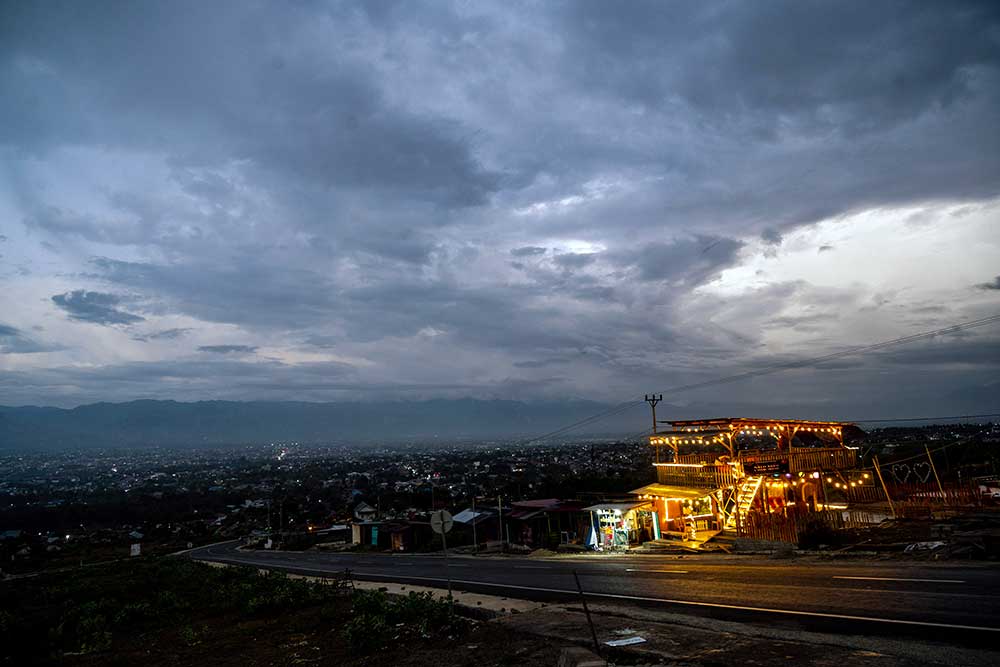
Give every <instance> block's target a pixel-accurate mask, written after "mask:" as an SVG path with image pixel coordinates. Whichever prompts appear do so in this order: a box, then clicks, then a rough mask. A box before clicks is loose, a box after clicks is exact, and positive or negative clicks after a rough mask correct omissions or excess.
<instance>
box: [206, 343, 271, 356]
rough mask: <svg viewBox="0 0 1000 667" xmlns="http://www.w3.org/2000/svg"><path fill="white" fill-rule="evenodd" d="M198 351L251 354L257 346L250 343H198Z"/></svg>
mask: <svg viewBox="0 0 1000 667" xmlns="http://www.w3.org/2000/svg"><path fill="white" fill-rule="evenodd" d="M198 351H199V352H211V353H212V354H252V353H253V352H256V351H257V348H256V347H255V346H252V345H199V346H198Z"/></svg>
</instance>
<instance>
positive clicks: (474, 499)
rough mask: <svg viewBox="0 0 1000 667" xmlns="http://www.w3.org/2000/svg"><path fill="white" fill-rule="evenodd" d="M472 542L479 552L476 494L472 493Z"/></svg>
mask: <svg viewBox="0 0 1000 667" xmlns="http://www.w3.org/2000/svg"><path fill="white" fill-rule="evenodd" d="M472 544H473V545H475V551H476V553H479V538H478V537H477V536H476V494H472Z"/></svg>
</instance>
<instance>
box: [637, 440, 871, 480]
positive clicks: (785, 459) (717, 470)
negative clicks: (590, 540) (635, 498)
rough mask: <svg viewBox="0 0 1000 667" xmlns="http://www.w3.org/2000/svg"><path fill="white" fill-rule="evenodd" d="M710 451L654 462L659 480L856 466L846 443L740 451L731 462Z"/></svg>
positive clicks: (729, 477)
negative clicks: (719, 459)
mask: <svg viewBox="0 0 1000 667" xmlns="http://www.w3.org/2000/svg"><path fill="white" fill-rule="evenodd" d="M719 456H720V454H718V453H713V452H695V453H692V454H681V455H680V456H678V457H677V461H675V462H673V463H658V464H653V465H654V467H656V477H657V481H658V482H659V483H660V484H670V485H673V486H692V487H698V488H720V487H726V486H732V485H734V484H735V483H736V482H737V481H738V480H739V479H740V478H741V477H743V476H744V475H754V474H758V475H760V474H773V473H785V472H788V473H799V472H814V471H820V472H827V471H833V470H850V469H852V468H854V467H856V466H857V459H858V456H857V452H856V451H855V450H853V449H848V448H847V447H817V448H809V449H806V448H796V449H792V450H791V452H788V451H785V450H780V451H779V450H766V451H740V452H737V458H736V461H735V462H733V463H717V462H716V461H717V459H718V457H719Z"/></svg>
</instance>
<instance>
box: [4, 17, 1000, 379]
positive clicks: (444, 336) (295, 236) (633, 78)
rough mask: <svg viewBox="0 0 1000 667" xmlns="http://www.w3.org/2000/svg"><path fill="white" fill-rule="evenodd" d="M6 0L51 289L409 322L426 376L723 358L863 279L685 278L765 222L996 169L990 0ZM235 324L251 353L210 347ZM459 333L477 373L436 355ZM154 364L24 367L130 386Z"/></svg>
mask: <svg viewBox="0 0 1000 667" xmlns="http://www.w3.org/2000/svg"><path fill="white" fill-rule="evenodd" d="M4 19H5V20H4V21H0V97H2V99H4V100H5V101H6V102H7V104H4V105H0V156H2V158H0V159H2V160H3V161H4V163H5V164H6V165H9V168H7V169H5V172H4V173H5V175H9V177H10V179H11V180H10V182H11V184H12V186H13V187H12V188H11V189H12V190H14V191H16V201H15V202H14V203H13V204H12V206H13V207H14V210H17V211H19V212H20V217H19V220H20V222H21V223H22V224H23V225H24V232H25V235H26V236H27V238H28V239H29V241H30V242H31V243H37V244H38V246H39V247H41V248H44V249H45V252H46V253H49V254H50V255H51V256H54V257H59V258H61V259H63V260H65V265H59V266H58V268H56V269H54V271H57V272H60V273H62V274H64V275H67V274H69V275H73V276H75V277H78V278H79V279H80V280H81V281H83V280H86V281H88V289H86V290H84V289H81V290H76V291H73V292H67V293H66V294H61V295H56V296H54V297H52V303H53V304H54V305H55V306H57V307H58V308H60V309H62V310H64V311H65V312H67V313H68V314H69V316H70V317H71V318H73V319H77V320H83V321H90V322H95V323H99V324H134V323H136V322H138V321H140V320H141V319H142V317H140V316H139V315H136V314H132V313H129V312H127V310H129V309H128V308H127V307H126V305H127V304H126V303H125V302H124V301H123V298H122V297H120V296H117V295H116V294H117V293H121V294H126V293H127V294H129V295H136V296H135V297H134V298H135V299H136V300H137V301H138V302H139V303H141V304H142V305H143V309H142V311H141V312H142V314H143V315H144V316H147V317H148V318H149V319H150V320H151V321H150V322H149V323H148V327H149V328H151V329H154V328H155V327H156V326H170V325H167V324H160V325H157V324H156V323H155V322H154V321H153V320H155V318H156V316H158V315H183V316H186V317H187V318H191V319H194V320H199V321H201V322H202V323H204V326H205V327H206V328H208V327H211V326H215V325H217V324H222V325H226V328H231V327H237V328H239V329H241V330H242V333H241V334H240V336H239V337H233V338H227V337H226V336H228V335H230V333H229V332H227V333H226V334H225V335H222V336H219V337H218V338H213V339H221V340H254V341H264V340H267V341H268V342H267V349H271V347H272V346H274V342H275V341H277V342H278V345H277V347H280V343H281V342H282V341H291V342H290V343H289V344H293V345H296V346H301V347H303V348H314V349H312V350H310V351H311V352H316V351H322V352H323V353H326V352H327V351H330V350H337V352H338V353H340V352H341V350H340V349H339V348H351V346H354V350H353V351H354V352H357V353H358V354H359V355H361V356H364V355H369V357H370V359H371V360H374V362H375V363H376V365H377V363H378V362H379V361H380V360H382V359H383V358H385V357H387V356H391V355H393V354H394V353H395V352H396V351H397V350H398V349H399V348H401V347H403V348H405V347H406V346H407V345H409V344H413V345H418V344H419V345H427V346H428V347H427V348H426V350H424V349H423V348H421V350H422V351H421V352H420V353H415V356H417V357H418V358H416V359H414V360H408V359H404V360H402V361H403V362H410V363H411V364H412V377H414V378H417V380H415V381H414V382H413V384H414V386H417V385H420V386H425V387H426V386H430V385H432V384H433V385H435V386H438V387H441V388H442V390H451V389H452V388H457V387H473V388H477V387H481V386H482V385H481V384H479V382H478V379H479V378H488V380H484V382H486V383H487V384H488V383H490V382H492V383H497V384H499V383H504V386H505V387H507V388H508V389H511V388H515V387H516V388H522V389H524V388H527V387H531V386H534V387H535V390H548V389H552V390H553V391H556V390H558V389H559V387H560V385H559V382H560V380H558V379H557V378H553V377H548V376H545V377H543V376H541V375H535V376H533V375H532V371H538V370H543V369H544V368H545V367H546V366H549V365H553V366H555V365H559V366H560V369H559V370H560V376H561V377H563V378H564V379H563V380H561V382H563V383H565V384H568V385H572V384H573V377H574V376H579V378H580V383H579V389H578V390H579V391H580V392H581V393H583V394H586V393H587V392H588V391H590V390H599V391H611V390H610V389H608V388H607V383H606V381H605V378H606V377H616V378H618V380H619V386H625V385H629V386H631V385H632V384H633V383H634V382H635V381H644V380H646V379H649V380H650V381H652V380H653V379H655V378H657V377H659V376H658V375H657V374H658V373H663V374H669V373H672V372H673V371H674V370H675V369H676V368H678V367H680V368H687V369H696V368H698V367H700V366H704V365H710V364H712V363H716V362H717V361H718V360H720V359H726V360H730V361H732V362H733V363H737V361H739V359H742V358H744V357H745V356H747V355H749V352H748V350H751V349H753V347H754V346H755V345H760V344H763V343H762V340H763V339H764V335H765V334H768V335H770V334H772V333H774V332H775V330H777V329H781V328H788V329H793V330H795V331H797V332H800V333H808V334H815V335H817V336H820V335H822V334H823V333H824V332H828V331H829V327H830V326H832V325H833V324H834V323H835V322H836V320H831V319H828V318H827V317H826V316H825V315H822V314H820V315H817V314H815V312H814V311H811V310H808V309H807V308H799V306H801V305H803V304H805V305H808V304H809V303H816V304H819V305H821V306H828V305H829V306H832V305H836V306H839V307H841V308H844V309H845V310H852V309H853V310H857V309H860V308H862V307H868V306H870V305H871V303H872V299H871V295H869V294H864V295H863V294H860V292H859V291H856V290H853V289H845V290H844V291H843V292H841V293H837V294H832V293H829V292H824V291H822V290H820V289H815V288H812V287H811V286H809V285H806V284H801V283H794V284H780V285H770V286H767V287H764V288H761V289H759V290H756V289H751V288H748V290H747V292H746V296H745V298H743V299H741V300H740V301H741V302H740V303H737V302H736V301H735V300H731V301H729V302H726V301H725V299H719V300H708V301H706V302H702V303H692V302H691V296H692V294H693V293H694V291H695V290H696V289H697V288H700V287H703V286H705V285H706V283H709V282H710V281H712V280H713V279H715V278H717V277H718V276H719V275H720V274H721V273H722V272H723V271H724V270H725V269H727V268H730V267H732V266H734V265H735V264H737V263H738V262H739V261H740V260H741V257H742V256H743V255H744V254H745V251H749V250H752V249H753V248H754V247H755V246H756V245H757V244H759V242H758V241H756V239H760V240H761V241H763V243H764V244H766V245H767V246H768V248H767V250H766V252H770V253H771V256H776V255H777V254H778V253H781V252H784V251H785V250H786V247H785V246H786V245H788V244H783V239H785V238H791V236H790V234H791V232H792V230H793V228H797V227H803V226H806V225H809V224H810V223H813V222H816V221H818V220H821V219H825V218H830V217H835V216H840V215H844V214H848V213H851V212H854V211H858V210H862V209H866V208H886V207H891V206H893V205H896V204H911V203H915V204H920V203H924V202H928V201H949V202H950V201H961V200H966V199H970V200H972V199H977V198H988V197H994V196H996V195H997V194H998V193H1000V185H998V181H997V179H996V174H998V173H1000V134H998V133H996V132H995V131H991V129H992V128H994V127H996V126H997V125H1000V114H998V111H997V110H998V109H1000V94H998V91H1000V67H998V63H1000V45H998V40H997V34H1000V32H998V31H1000V18H998V10H997V8H996V5H995V4H993V3H971V2H969V3H966V2H961V3H903V2H892V1H887V2H879V3H874V4H872V3H846V4H845V3H837V4H833V3H812V2H774V3H768V4H766V5H760V4H758V3H747V4H742V5H741V4H722V5H719V4H705V3H700V4H695V3H692V4H669V3H661V2H629V3H624V4H619V5H612V4H610V3H604V2H566V3H554V4H541V5H539V4H530V5H521V4H519V3H516V2H515V3H508V4H494V5H483V6H476V3H472V4H471V5H470V4H468V3H455V4H449V3H444V2H441V3H439V2H433V3H425V4H420V3H359V4H354V5H352V4H349V3H329V4H327V3H294V4H292V5H287V4H285V3H272V2H267V1H264V2H257V3H243V2H223V3H221V4H220V3H200V2H176V3H77V2H63V3H60V2H46V3H18V4H17V5H16V7H13V8H10V9H8V10H7V11H5V12H4ZM50 162H51V164H52V165H56V166H54V167H52V169H53V171H52V173H51V174H49V177H50V178H49V180H48V182H47V183H43V181H44V179H42V178H41V176H40V175H39V174H40V173H41V172H43V171H44V167H45V166H46V165H49V164H50ZM106 174H114V175H115V178H111V177H110V176H106ZM81 175H82V176H81ZM76 176H79V177H80V181H79V182H76V181H73V178H74V177H76ZM84 177H85V178H84ZM63 183H66V184H67V185H65V186H63V185H62V184H63ZM5 231H6V229H5ZM11 236H12V238H13V239H14V240H15V241H17V238H16V237H15V236H14V235H11ZM811 242H813V243H816V245H815V246H809V247H820V252H823V249H824V248H825V247H827V246H819V243H820V242H821V240H820V239H814V240H813V241H811ZM8 247H9V244H5V246H4V251H5V253H6V252H7V248H8ZM32 247H33V248H34V246H32ZM838 247H839V244H838ZM581 249H583V250H581ZM591 250H593V251H591ZM93 257H96V258H97V259H91V258H93ZM5 259H6V258H5ZM84 265H88V266H89V268H86V269H81V268H80V267H81V266H84ZM53 266H55V264H53ZM40 267H41V265H40V264H37V263H36V264H34V265H33V266H32V267H31V270H33V271H36V272H38V271H45V270H47V269H42V268H40ZM23 270H24V271H28V270H29V269H28V268H25V269H23ZM986 275H988V273H987V274H986ZM998 280H1000V278H998ZM969 282H972V281H969ZM75 284H79V283H75ZM979 287H982V288H983V289H991V290H992V289H996V288H997V285H994V284H993V283H984V284H982V285H979ZM965 289H966V291H971V290H969V289H968V286H965ZM91 290H93V291H91ZM105 290H107V291H105ZM49 293H50V292H45V294H49ZM886 294H887V295H886V296H884V298H882V299H881V303H882V305H883V306H884V307H886V308H888V307H891V306H893V302H892V300H891V298H890V296H888V292H887V293H886ZM762 312H763V313H768V314H767V315H761V314H760V313H762ZM912 312H913V314H919V313H916V311H912ZM734 313H735V314H734ZM720 314H728V315H732V316H733V319H738V320H739V321H741V322H744V324H742V325H740V326H727V325H723V324H719V323H718V322H723V321H725V319H726V318H725V317H720ZM926 315H927V314H926V313H925V314H924V316H926ZM691 320H698V321H700V322H703V323H704V324H694V325H693V324H690V321H691ZM682 323H683V326H681V324H682ZM197 328H198V330H199V332H201V330H202V328H203V327H202V326H201V325H199V326H198V327H197ZM186 333H187V330H186V329H168V330H165V331H160V332H159V333H155V332H154V333H149V334H137V335H135V339H136V340H142V341H155V340H171V339H176V338H178V337H180V336H182V335H185V334H186ZM258 334H259V335H258ZM19 335H20V334H19ZM209 340H212V339H209ZM414 341H416V342H414ZM427 341H438V342H437V343H432V342H427ZM199 342H202V341H199ZM825 342H827V343H829V342H831V341H829V340H826V341H825ZM834 342H835V341H834ZM19 344H20V345H27V343H19ZM4 345H6V346H8V347H10V346H11V345H14V343H11V342H5V343H4ZM261 345H264V343H263V342H261ZM380 346H381V347H380ZM158 347H165V348H166V347H169V346H153V345H149V346H145V347H144V351H145V352H147V353H151V352H154V348H158ZM230 347H232V348H246V349H245V350H236V349H233V350H232V352H233V353H237V352H247V353H249V352H252V351H253V350H252V349H250V347H249V346H227V345H222V346H202V348H230ZM202 348H199V349H202ZM358 350H361V351H360V352H359V351H358ZM202 351H205V350H204V349H203V350H202ZM216 351H217V352H218V351H219V350H216ZM80 354H81V360H85V359H84V358H83V355H84V354H85V353H84V352H81V353H80ZM345 354H346V353H345ZM970 354H975V355H978V354H979V353H973V352H972V351H970ZM463 355H465V358H468V359H471V360H472V361H470V362H468V369H469V370H468V371H467V375H466V374H463V373H456V374H455V375H454V376H453V377H450V378H439V377H437V376H436V375H435V373H436V372H437V370H438V369H439V368H440V367H442V366H443V365H447V363H448V362H450V361H452V360H453V359H457V358H460V357H462V356H463ZM198 356H199V359H198V361H197V362H189V361H186V360H183V359H177V360H174V361H173V363H174V364H176V372H177V373H179V374H181V375H183V376H184V377H185V378H186V379H185V381H191V382H194V381H195V378H196V374H197V372H198V370H199V369H201V372H203V373H204V372H215V371H216V370H218V371H220V372H223V373H222V374H220V376H219V377H220V378H222V379H220V380H219V382H218V384H215V385H211V387H215V388H216V389H217V390H218V391H229V390H228V388H227V387H228V386H229V385H228V384H227V383H226V381H225V377H224V375H225V373H232V374H233V376H234V377H238V378H248V379H247V382H248V383H249V384H251V385H252V386H253V387H254V391H257V390H258V389H259V388H263V387H265V386H272V387H273V388H277V387H280V386H284V387H287V388H289V389H293V388H296V387H297V388H299V389H301V390H303V391H311V389H309V387H311V386H313V384H312V383H313V382H314V381H315V382H316V383H317V384H316V387H318V388H317V389H316V391H326V389H324V388H322V381H320V380H316V379H315V375H316V372H317V371H316V370H315V369H317V368H322V367H320V366H317V367H313V366H311V365H308V364H302V365H294V366H293V365H287V366H286V365H273V364H270V365H269V364H263V363H260V364H242V363H238V360H237V358H233V359H232V360H231V361H232V362H233V363H232V365H215V364H222V363H224V362H225V361H227V360H226V359H225V358H224V357H223V355H218V356H219V357H223V358H215V359H212V357H215V356H217V355H211V354H208V355H198ZM976 358H980V357H979V356H976ZM206 363H211V364H213V365H211V366H206ZM928 363H931V362H930V361H928ZM170 365H171V364H170V363H169V362H167V361H164V362H163V364H162V365H158V366H130V365H127V364H126V365H118V366H115V367H114V368H111V369H109V370H108V372H107V374H105V375H101V374H100V373H95V374H92V375H86V374H81V373H76V372H75V371H71V370H70V369H65V368H64V369H60V370H59V371H58V372H55V371H53V372H52V373H51V374H49V375H46V374H45V372H43V371H39V373H38V375H37V376H36V378H37V381H38V382H39V386H42V385H43V384H44V382H43V380H46V379H47V381H49V382H51V383H53V384H59V383H64V382H70V383H72V382H78V383H80V386H87V387H90V389H88V391H91V390H92V389H93V388H94V387H97V386H99V383H101V382H108V383H111V384H113V385H114V387H115V389H114V391H118V392H121V393H120V395H121V396H125V394H126V393H127V390H126V387H131V388H136V387H141V386H142V379H141V378H142V377H143V376H142V373H144V372H148V373H150V374H149V376H148V377H149V378H150V379H149V380H148V381H149V382H152V383H153V384H151V385H149V386H150V387H154V386H155V382H156V378H157V377H167V376H168V374H169V371H170ZM933 365H934V366H935V367H937V366H940V365H941V364H937V363H934V364H933ZM563 366H565V368H563ZM918 367H919V361H918V360H916V359H915V360H914V361H913V368H918ZM209 368H210V369H211V371H208V370H207V369H209ZM511 368H514V369H519V370H518V373H519V375H518V377H513V378H511V377H508V376H507V373H508V371H509V370H510V369H511ZM651 369H652V370H651ZM340 371H341V373H342V374H349V375H351V374H352V373H354V371H353V370H350V371H348V370H347V369H346V368H342V369H340ZM684 372H691V373H692V374H696V371H694V370H688V371H684ZM268 373H273V378H274V382H273V385H269V384H268V382H267V381H266V380H265V376H267V374H268ZM600 373H606V374H607V375H604V376H602V375H600ZM521 374H523V377H522V376H521ZM430 377H434V378H435V381H434V382H431V381H430V379H428V380H427V382H425V383H421V382H420V381H419V380H420V379H422V378H430ZM470 377H472V378H476V380H475V381H473V380H470ZM249 378H252V379H249ZM525 378H527V379H525ZM350 380H351V381H352V382H354V385H353V386H355V388H356V387H360V386H362V385H363V384H364V381H365V380H364V379H363V378H359V377H356V376H354V375H351V377H350ZM371 382H373V383H375V382H376V381H375V380H371ZM532 382H534V383H535V384H534V385H532V384H531V383H532ZM115 383H117V384H115ZM282 383H283V384H282ZM209 384H210V383H208V381H207V380H206V381H205V384H203V385H199V386H201V387H202V388H203V389H204V391H205V392H206V394H208V393H209V392H210V386H209ZM172 386H173V385H172ZM342 386H343V387H344V388H345V390H347V389H346V388H347V387H349V386H352V385H351V382H345V383H344V384H343V385H342ZM328 389H330V390H331V391H333V390H334V389H333V388H331V387H328ZM260 390H261V391H263V390H264V389H260ZM511 390H512V389H511ZM525 390H526V391H527V389H525ZM150 391H153V389H150Z"/></svg>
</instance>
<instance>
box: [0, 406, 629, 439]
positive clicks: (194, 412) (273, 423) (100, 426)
mask: <svg viewBox="0 0 1000 667" xmlns="http://www.w3.org/2000/svg"><path fill="white" fill-rule="evenodd" d="M609 407H610V406H608V405H606V404H603V403H597V402H591V401H559V402H555V401H533V402H521V401H508V400H476V399H456V400H447V399H436V400H426V401H413V402H388V403H360V402H341V403H305V402H265V401H250V402H238V401H199V402H192V403H185V402H177V401H159V400H138V401H130V402H127V403H93V404H90V405H81V406H79V407H76V408H72V409H64V408H55V407H35V406H19V407H4V406H0V450H12V449H16V450H52V449H72V448H86V447H136V446H156V445H161V446H162V445H169V446H203V445H214V446H222V445H245V444H259V443H269V442H291V441H296V442H302V443H345V442H348V443H349V442H352V441H369V442H370V441H379V440H381V441H404V440H414V439H428V440H432V439H434V438H445V439H460V438H479V437H520V436H528V437H531V436H538V435H542V434H544V433H547V432H549V431H552V430H555V429H558V428H561V427H563V426H566V425H567V424H571V423H573V422H576V421H578V420H581V419H585V418H587V417H589V416H591V415H594V414H596V413H599V412H603V411H605V410H607V409H608V408H609ZM647 419H648V417H647V415H645V414H643V413H642V412H641V411H640V410H638V409H637V408H636V409H634V410H629V411H627V413H625V414H624V415H621V416H617V417H614V418H612V419H610V420H606V421H601V422H598V423H596V424H594V425H593V426H592V427H590V428H587V429H583V431H584V432H586V433H591V434H593V433H603V434H627V433H634V432H636V431H639V430H641V429H642V428H643V427H644V426H646V422H647ZM579 433H580V431H573V434H574V435H577V434H579Z"/></svg>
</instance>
